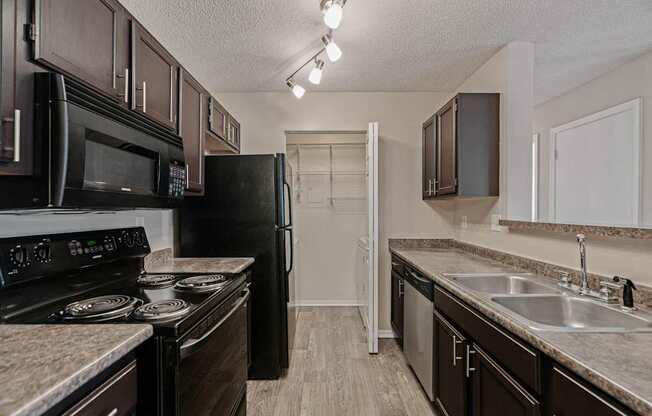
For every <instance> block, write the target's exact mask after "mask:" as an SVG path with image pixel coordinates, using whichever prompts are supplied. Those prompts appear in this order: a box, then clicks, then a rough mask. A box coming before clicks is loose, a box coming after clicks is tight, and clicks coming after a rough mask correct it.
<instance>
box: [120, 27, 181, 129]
mask: <svg viewBox="0 0 652 416" xmlns="http://www.w3.org/2000/svg"><path fill="white" fill-rule="evenodd" d="M131 39H132V45H131V53H132V57H131V67H132V68H133V72H134V76H133V78H134V82H133V87H132V100H131V107H132V109H133V110H137V111H140V112H142V113H144V114H145V115H147V116H149V117H150V118H151V119H153V120H155V121H157V122H159V123H161V124H162V125H164V126H166V127H169V128H172V129H175V128H176V124H177V123H176V103H177V91H178V88H177V64H176V61H175V60H174V58H173V57H172V55H170V54H169V53H168V52H167V51H166V50H165V49H164V48H163V47H162V46H161V45H160V44H159V43H158V42H157V41H156V39H154V38H153V37H152V36H151V35H150V34H149V33H147V32H146V31H145V29H143V27H142V26H140V25H139V24H138V23H136V22H135V21H133V20H132V22H131Z"/></svg>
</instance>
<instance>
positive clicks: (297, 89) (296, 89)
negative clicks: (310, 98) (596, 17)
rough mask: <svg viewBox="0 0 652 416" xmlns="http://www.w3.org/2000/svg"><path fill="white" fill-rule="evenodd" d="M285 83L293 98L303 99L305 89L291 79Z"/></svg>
mask: <svg viewBox="0 0 652 416" xmlns="http://www.w3.org/2000/svg"><path fill="white" fill-rule="evenodd" d="M286 83H287V85H288V87H290V90H292V94H294V96H295V97H297V98H301V97H303V94H305V93H306V89H305V88H303V87H302V86H301V85H299V84H297V83H296V82H294V80H293V79H288V80H287V81H286Z"/></svg>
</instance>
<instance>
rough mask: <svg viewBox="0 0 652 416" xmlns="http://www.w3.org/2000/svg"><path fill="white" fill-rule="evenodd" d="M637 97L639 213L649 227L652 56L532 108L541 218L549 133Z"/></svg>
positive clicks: (545, 209) (651, 210)
mask: <svg viewBox="0 0 652 416" xmlns="http://www.w3.org/2000/svg"><path fill="white" fill-rule="evenodd" d="M638 97H641V98H642V101H643V106H642V107H643V114H642V118H641V120H642V130H643V134H642V140H641V145H642V151H643V154H642V155H641V166H642V168H643V172H642V173H643V177H642V194H641V197H642V209H641V212H642V213H643V218H642V220H643V224H644V226H646V227H650V226H652V52H649V53H647V54H645V55H643V56H641V57H639V58H638V59H635V60H633V61H631V62H629V63H627V64H625V65H622V66H620V67H619V68H616V69H615V70H613V71H611V72H609V73H607V74H605V75H603V76H601V77H599V78H596V79H594V80H592V81H591V82H589V83H587V84H584V85H582V86H580V87H578V88H575V89H573V90H571V91H568V92H567V93H565V94H563V95H561V96H559V97H557V98H553V99H551V100H549V101H547V102H544V103H542V104H540V105H538V106H536V107H535V113H534V124H533V131H534V132H535V133H539V134H540V138H539V166H540V168H539V186H540V188H539V190H540V192H539V208H540V213H541V214H543V215H545V214H546V213H547V212H548V183H549V149H550V129H551V128H554V127H557V126H559V125H562V124H565V123H568V122H570V121H573V120H577V119H579V118H582V117H584V116H587V115H589V114H593V113H596V112H598V111H601V110H604V109H606V108H609V107H613V106H615V105H617V104H621V103H624V102H627V101H630V100H632V99H634V98H638Z"/></svg>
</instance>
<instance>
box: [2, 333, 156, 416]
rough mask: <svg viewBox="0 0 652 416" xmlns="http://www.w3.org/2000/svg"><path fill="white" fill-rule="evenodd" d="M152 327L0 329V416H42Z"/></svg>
mask: <svg viewBox="0 0 652 416" xmlns="http://www.w3.org/2000/svg"><path fill="white" fill-rule="evenodd" d="M152 333H153V330H152V327H151V326H150V325H144V324H143V325H140V324H133V325H132V324H126V325H125V324H123V325H111V324H106V325H0V357H2V360H0V415H1V416H23V415H30V416H31V415H40V414H42V413H44V412H46V411H47V410H48V409H50V408H51V407H52V406H54V405H55V404H57V403H58V402H60V401H61V400H62V399H64V398H66V397H67V396H68V395H70V394H71V393H72V392H74V391H75V390H77V389H78V388H79V387H81V386H83V385H84V384H85V383H87V382H88V381H90V380H91V379H92V378H93V377H95V376H96V375H98V374H99V373H100V372H102V371H103V370H105V369H106V368H108V367H109V366H111V365H112V364H113V363H115V362H116V361H118V360H119V359H120V358H122V357H124V356H125V355H126V354H127V353H129V352H130V351H132V350H133V349H134V348H135V347H137V346H138V345H140V344H141V343H143V342H144V341H145V340H146V339H148V338H149V337H150V336H152Z"/></svg>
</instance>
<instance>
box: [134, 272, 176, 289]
mask: <svg viewBox="0 0 652 416" xmlns="http://www.w3.org/2000/svg"><path fill="white" fill-rule="evenodd" d="M175 279H176V277H175V276H174V275H173V274H143V275H140V276H138V280H137V282H138V284H139V285H141V286H148V287H162V286H170V285H172V284H173V283H174V280H175Z"/></svg>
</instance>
